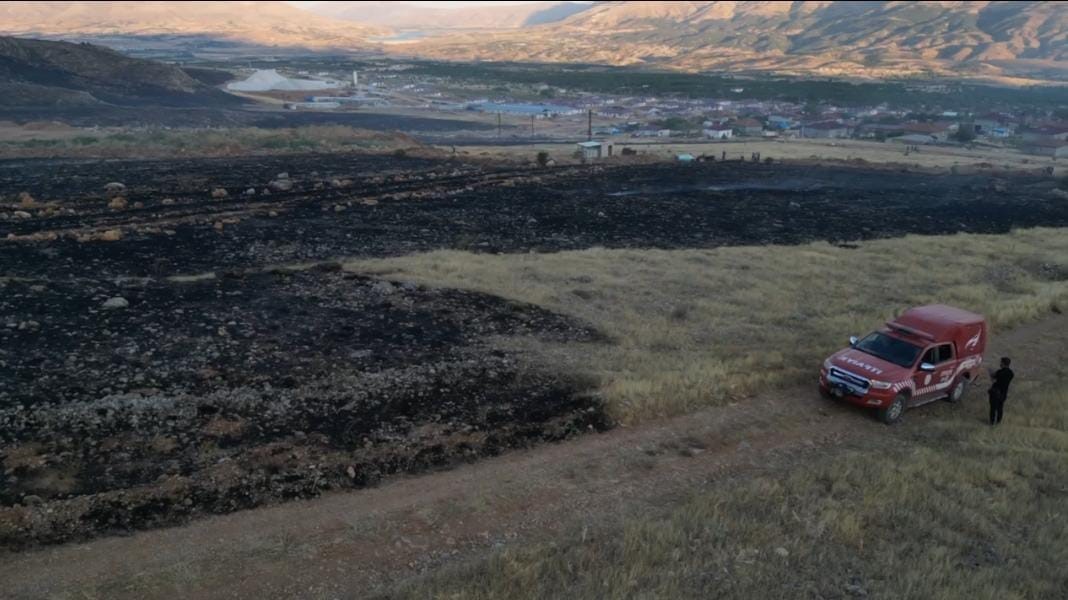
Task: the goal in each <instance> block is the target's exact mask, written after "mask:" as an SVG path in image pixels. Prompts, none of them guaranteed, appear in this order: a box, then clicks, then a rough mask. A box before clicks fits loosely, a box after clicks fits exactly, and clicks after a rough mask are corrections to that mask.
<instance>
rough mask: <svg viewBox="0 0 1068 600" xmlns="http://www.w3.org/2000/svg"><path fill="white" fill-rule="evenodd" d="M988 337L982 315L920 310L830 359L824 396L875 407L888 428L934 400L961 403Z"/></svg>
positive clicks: (938, 307) (824, 370)
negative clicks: (920, 406)
mask: <svg viewBox="0 0 1068 600" xmlns="http://www.w3.org/2000/svg"><path fill="white" fill-rule="evenodd" d="M986 337H987V326H986V320H985V319H984V318H983V316H982V315H978V314H975V313H972V312H969V311H966V310H962V309H959V308H954V307H952V306H946V305H943V304H932V305H928V306H920V307H916V308H913V309H910V310H908V311H906V312H904V313H903V314H902V315H901V316H899V317H897V318H896V319H893V320H891V321H887V323H886V324H885V326H884V327H882V328H881V329H879V330H877V331H874V332H872V333H870V334H868V335H866V336H864V337H863V338H856V337H854V338H850V344H849V347H848V348H845V349H842V350H840V351H838V352H836V353H834V354H832V355H831V356H830V357H828V358H827V360H825V361H824V362H823V366H822V367H821V369H820V376H819V388H820V392H821V393H822V394H823V395H825V396H827V397H831V398H840V399H842V400H845V401H847V402H849V403H851V404H856V405H858V406H865V407H869V408H873V409H875V410H876V411H877V412H878V415H879V418H880V419H881V420H882V421H883V422H884V423H888V424H889V423H894V422H895V421H897V420H899V419H900V418H901V415H902V414H904V412H905V410H906V409H909V408H913V407H916V406H919V405H922V404H926V403H928V402H932V401H934V400H939V399H942V398H946V399H948V400H950V401H951V402H958V401H960V399H961V397H962V396H963V395H964V392H965V390H966V389H967V386H968V384H969V383H970V382H971V381H973V380H974V378H975V377H976V375H977V374H978V373H979V367H980V366H981V365H982V362H983V352H984V351H985V350H986Z"/></svg>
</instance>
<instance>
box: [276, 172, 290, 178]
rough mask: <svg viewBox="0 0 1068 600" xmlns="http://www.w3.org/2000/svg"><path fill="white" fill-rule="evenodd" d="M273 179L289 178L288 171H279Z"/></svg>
mask: <svg viewBox="0 0 1068 600" xmlns="http://www.w3.org/2000/svg"><path fill="white" fill-rule="evenodd" d="M274 178H275V179H289V173H286V172H284V171H283V172H281V173H279V174H277V175H275V176H274Z"/></svg>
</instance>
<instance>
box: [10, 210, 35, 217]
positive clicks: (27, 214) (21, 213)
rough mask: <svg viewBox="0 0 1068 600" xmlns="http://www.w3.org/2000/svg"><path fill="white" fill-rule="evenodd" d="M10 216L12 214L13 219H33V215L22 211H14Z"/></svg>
mask: <svg viewBox="0 0 1068 600" xmlns="http://www.w3.org/2000/svg"><path fill="white" fill-rule="evenodd" d="M12 214H14V215H15V218H16V219H30V218H32V217H33V215H31V214H30V213H28V212H26V211H24V210H16V211H15V212H14V213H12Z"/></svg>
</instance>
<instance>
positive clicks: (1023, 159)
mask: <svg viewBox="0 0 1068 600" xmlns="http://www.w3.org/2000/svg"><path fill="white" fill-rule="evenodd" d="M577 133H578V132H576V134H577ZM610 141H611V143H612V144H613V145H614V146H615V148H614V150H615V158H614V159H612V160H615V161H621V160H626V159H625V158H624V157H621V156H620V152H622V150H623V148H631V149H633V150H635V151H637V152H638V153H639V157H640V158H646V159H649V160H674V157H675V155H676V154H679V153H682V152H688V153H691V154H693V155H694V156H699V155H701V154H707V155H710V156H714V157H715V158H716V159H717V160H719V158H720V155H721V153H722V152H726V153H727V158H728V159H729V160H737V159H738V158H739V157H745V159H746V160H748V159H749V157H750V156H751V155H752V154H753V153H754V152H759V153H760V155H761V157H763V158H771V159H773V160H777V161H783V160H785V161H811V160H822V161H856V160H863V161H867V162H869V163H874V164H894V165H905V166H908V167H910V168H922V169H937V170H949V169H952V168H953V167H958V168H960V169H963V170H967V169H969V168H977V167H979V166H982V167H984V168H990V169H995V170H1009V171H1034V170H1037V169H1041V168H1045V167H1054V169H1055V170H1056V172H1057V173H1058V174H1059V175H1062V174H1063V173H1064V172H1065V167H1064V165H1063V161H1061V162H1056V161H1054V160H1053V159H1052V158H1051V157H1045V156H1034V155H1029V154H1024V153H1022V152H1019V151H1018V150H1015V149H1012V148H974V149H969V148H962V147H955V146H953V147H949V146H947V147H942V146H924V147H923V148H922V149H921V150H920V151H919V152H910V153H909V155H908V156H906V155H905V145H904V144H901V143H898V142H889V143H886V142H875V141H869V140H850V139H845V140H822V139H791V140H789V141H778V140H763V139H746V138H742V139H736V140H731V141H729V142H718V143H707V142H706V143H693V141H687V140H684V139H683V140H675V141H666V142H665V141H662V140H653V141H652V142H651V143H650V141H649V140H644V141H643V140H633V139H630V138H618V139H612V140H610ZM635 142H639V143H635ZM574 150H575V147H574V146H573V145H570V144H546V143H542V144H531V145H521V146H490V145H487V146H465V147H464V148H463V150H462V152H464V153H467V154H470V155H472V156H491V157H497V158H502V159H510V160H526V161H532V160H534V157H535V155H536V154H537V153H538V152H539V151H544V152H548V153H549V156H550V157H551V158H553V159H554V160H556V161H557V162H560V163H574V162H578V159H575V158H574V157H573V156H572V155H573V153H574Z"/></svg>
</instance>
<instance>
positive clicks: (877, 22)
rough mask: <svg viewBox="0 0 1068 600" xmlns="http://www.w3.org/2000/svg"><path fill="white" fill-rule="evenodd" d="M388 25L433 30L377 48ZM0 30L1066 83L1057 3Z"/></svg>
mask: <svg viewBox="0 0 1068 600" xmlns="http://www.w3.org/2000/svg"><path fill="white" fill-rule="evenodd" d="M397 31H403V32H405V33H410V32H412V31H415V32H418V33H421V34H423V33H425V34H429V36H428V37H425V38H423V39H419V40H417V41H415V42H408V43H404V44H382V43H380V42H383V41H389V40H388V38H389V36H390V33H391V32H394V33H395V32H397ZM4 33H6V34H11V35H17V36H22V37H48V38H60V39H73V40H79V39H93V40H101V39H103V38H120V39H121V38H122V37H125V38H128V39H133V38H136V39H138V40H141V41H142V42H143V41H144V40H148V43H155V40H159V43H160V44H165V43H166V41H167V40H171V39H175V38H183V37H191V38H197V39H202V40H206V43H207V44H208V45H211V44H212V43H215V42H214V41H218V42H223V43H224V44H223V45H225V43H227V42H233V43H237V42H239V43H244V44H250V45H262V46H273V47H290V48H310V49H342V50H346V49H364V50H369V49H376V50H385V51H388V52H393V53H404V54H405V55H414V56H420V57H426V58H434V59H447V60H472V59H474V60H494V61H536V62H577V63H604V64H612V65H639V66H648V67H652V68H665V69H680V70H692V71H712V70H732V71H767V72H777V73H791V74H804V75H821V76H839V75H840V76H858V75H859V76H870V77H886V76H901V75H907V74H936V75H950V76H952V75H958V76H984V77H991V78H998V77H1007V76H1018V77H1030V78H1036V79H1057V78H1060V79H1068V3H1065V2H1038V1H1025V2H989V1H973V2H874V1H859V2H850V1H825V0H820V1H813V2H799V1H798V2H757V1H722V2H642V1H634V2H595V3H592V4H589V3H575V2H538V3H531V4H527V5H520V6H493V7H490V6H479V7H472V8H461V9H444V8H428V7H425V6H415V5H411V4H408V3H404V2H322V3H317V4H316V5H313V6H311V7H310V8H309V10H301V9H298V8H295V7H294V6H291V5H289V4H286V3H283V2H195V3H186V2H5V3H0V34H4ZM412 37H413V38H415V37H418V36H412ZM107 41H108V43H114V42H111V41H110V40H107ZM115 45H121V44H117V43H116V44H115Z"/></svg>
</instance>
